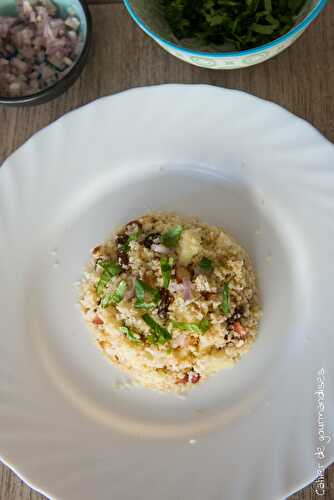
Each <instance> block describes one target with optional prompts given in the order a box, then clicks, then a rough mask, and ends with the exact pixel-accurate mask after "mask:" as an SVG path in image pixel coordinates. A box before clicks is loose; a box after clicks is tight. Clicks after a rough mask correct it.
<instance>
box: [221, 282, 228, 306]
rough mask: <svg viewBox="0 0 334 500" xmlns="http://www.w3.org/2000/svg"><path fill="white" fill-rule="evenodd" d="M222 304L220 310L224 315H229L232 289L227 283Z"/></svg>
mask: <svg viewBox="0 0 334 500" xmlns="http://www.w3.org/2000/svg"><path fill="white" fill-rule="evenodd" d="M222 300H223V302H222V304H221V305H220V309H221V310H222V311H223V313H224V314H228V313H229V312H230V289H229V287H228V284H227V283H225V285H224V288H223V293H222Z"/></svg>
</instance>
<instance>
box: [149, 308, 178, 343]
mask: <svg viewBox="0 0 334 500" xmlns="http://www.w3.org/2000/svg"><path fill="white" fill-rule="evenodd" d="M143 320H144V321H145V323H146V324H147V325H148V326H149V327H150V333H151V335H149V336H148V337H147V340H148V341H149V342H150V343H152V344H165V343H166V342H167V341H168V340H171V338H172V335H171V334H170V333H169V331H168V330H167V329H166V328H164V327H163V326H161V325H159V323H157V322H156V321H155V320H154V319H153V318H152V317H151V316H150V315H149V314H144V316H143Z"/></svg>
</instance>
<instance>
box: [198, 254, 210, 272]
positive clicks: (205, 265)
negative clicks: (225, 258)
mask: <svg viewBox="0 0 334 500" xmlns="http://www.w3.org/2000/svg"><path fill="white" fill-rule="evenodd" d="M199 267H200V268H201V269H203V271H207V272H209V271H212V269H213V264H212V261H211V260H210V259H208V258H207V257H203V258H202V259H201V260H200V263H199Z"/></svg>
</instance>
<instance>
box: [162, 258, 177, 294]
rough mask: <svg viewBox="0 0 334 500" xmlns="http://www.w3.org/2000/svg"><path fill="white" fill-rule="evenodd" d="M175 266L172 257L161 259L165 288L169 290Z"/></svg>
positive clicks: (163, 285)
mask: <svg viewBox="0 0 334 500" xmlns="http://www.w3.org/2000/svg"><path fill="white" fill-rule="evenodd" d="M173 265H174V259H173V258H172V257H161V259H160V269H161V274H162V279H163V284H162V287H163V288H168V287H169V283H170V277H171V273H172V269H173Z"/></svg>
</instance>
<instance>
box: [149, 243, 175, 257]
mask: <svg viewBox="0 0 334 500" xmlns="http://www.w3.org/2000/svg"><path fill="white" fill-rule="evenodd" d="M151 250H153V252H157V253H161V254H166V255H167V254H169V253H171V250H170V249H169V248H167V247H165V246H164V245H156V244H154V243H153V245H151Z"/></svg>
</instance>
